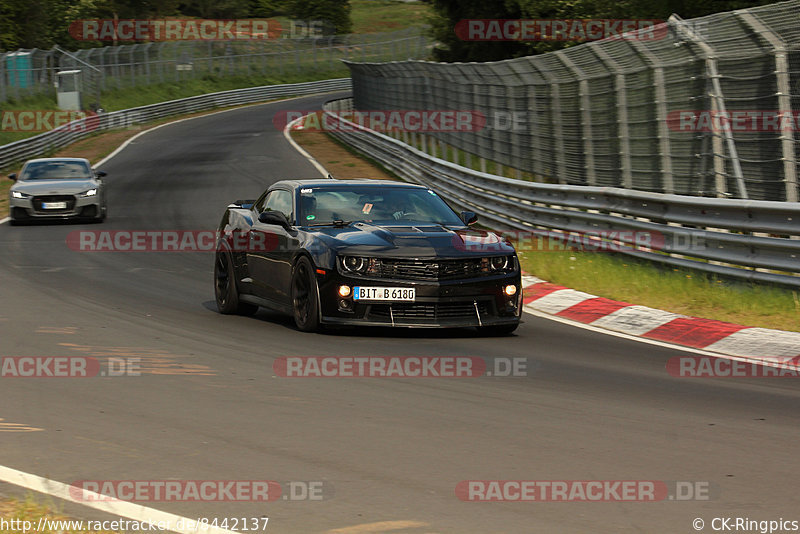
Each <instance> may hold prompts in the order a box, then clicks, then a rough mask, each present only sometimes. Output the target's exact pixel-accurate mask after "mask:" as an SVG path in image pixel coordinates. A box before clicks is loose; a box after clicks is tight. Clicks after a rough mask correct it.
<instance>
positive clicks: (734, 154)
mask: <svg viewBox="0 0 800 534" xmlns="http://www.w3.org/2000/svg"><path fill="white" fill-rule="evenodd" d="M668 23H671V24H673V25H674V27H675V28H676V29H677V31H679V32H680V33H682V34H683V35H685V36H686V37H687V38H688V39H689V40H690V41H691V42H693V43H695V44H696V45H697V46H698V47H700V50H702V52H703V56H704V59H705V63H706V74H707V76H708V78H709V79H710V80H711V87H712V89H713V91H712V93H711V95H710V96H711V98H712V99H713V100H714V101H715V102H716V104H717V111H718V112H719V113H720V114H721V115H722V116H727V114H728V111H727V109H725V97H724V96H723V95H722V86H721V85H720V83H719V78H720V74H719V71H718V70H717V57H716V53H715V51H714V48H713V47H712V46H711V45H710V44H708V43H707V42H706V40H705V39H704V38H703V37H702V36H700V35H698V34H697V33H695V32H694V31H692V29H691V28H689V27H688V26H687V25H686V23H685V22H684V20H683V19H682V18H680V17H679V16H677V15H674V14H673V15H671V16H670V17H669V21H668ZM722 135H723V136H724V137H725V144H726V145H727V147H728V156H729V157H730V160H731V166H732V167H733V175H734V177H735V178H736V184H737V186H738V190H739V197H740V198H748V196H747V186H746V185H745V183H744V176H743V175H742V166H741V164H740V163H739V153H738V151H737V150H736V143H735V142H734V140H733V133H732V132H731V129H730V128H729V127H724V128H722Z"/></svg>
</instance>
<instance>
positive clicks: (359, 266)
mask: <svg viewBox="0 0 800 534" xmlns="http://www.w3.org/2000/svg"><path fill="white" fill-rule="evenodd" d="M342 267H344V270H345V271H348V272H351V273H365V272H367V269H369V259H368V258H362V257H360V256H345V257H344V258H342Z"/></svg>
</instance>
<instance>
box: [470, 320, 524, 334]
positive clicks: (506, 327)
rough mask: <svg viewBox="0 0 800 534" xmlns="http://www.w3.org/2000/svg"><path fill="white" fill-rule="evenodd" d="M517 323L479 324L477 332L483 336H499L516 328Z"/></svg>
mask: <svg viewBox="0 0 800 534" xmlns="http://www.w3.org/2000/svg"><path fill="white" fill-rule="evenodd" d="M518 326H519V323H515V324H499V325H494V326H479V327H478V332H480V333H481V334H482V335H484V336H490V337H500V336H507V335H509V334H511V333H512V332H513V331H514V330H516V329H517V327H518Z"/></svg>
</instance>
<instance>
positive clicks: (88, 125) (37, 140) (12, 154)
mask: <svg viewBox="0 0 800 534" xmlns="http://www.w3.org/2000/svg"><path fill="white" fill-rule="evenodd" d="M350 87H351V85H350V78H336V79H332V80H321V81H316V82H303V83H290V84H283V85H266V86H263V87H248V88H246V89H234V90H232V91H222V92H218V93H208V94H204V95H198V96H191V97H189V98H181V99H179V100H170V101H168V102H159V103H158V104H151V105H149V106H141V107H137V108H131V109H124V110H120V111H112V112H110V113H100V114H98V115H93V116H89V117H87V118H84V119H80V120H77V121H73V122H70V123H68V124H64V125H62V126H59V127H58V128H54V129H53V130H50V131H48V132H45V133H42V134H39V135H37V136H34V137H29V138H27V139H22V140H20V141H15V142H13V143H9V144H7V145H3V146H0V168H3V169H4V168H7V167H10V166H11V165H14V164H17V163H21V162H23V161H25V160H27V159H31V158H34V157H37V156H42V155H44V154H47V153H49V152H51V151H53V150H55V149H57V148H61V147H63V146H66V145H68V144H70V143H74V142H75V141H78V140H80V139H82V138H84V137H88V136H90V135H92V134H93V133H95V132H98V131H103V130H112V129H116V128H123V127H128V126H132V125H134V124H142V123H145V122H149V121H152V120H155V119H160V118H163V117H169V116H172V115H179V114H183V113H192V112H196V111H205V110H209V109H214V108H221V107H229V106H236V105H241V104H250V103H254V102H262V101H264V100H270V99H273V98H280V97H284V96H299V95H308V94H317V93H326V92H330V91H344V90H349V89H350Z"/></svg>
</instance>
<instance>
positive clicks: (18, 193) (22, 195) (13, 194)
mask: <svg viewBox="0 0 800 534" xmlns="http://www.w3.org/2000/svg"><path fill="white" fill-rule="evenodd" d="M32 196H33V195H29V194H28V193H23V192H22V191H11V198H31V197H32Z"/></svg>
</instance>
